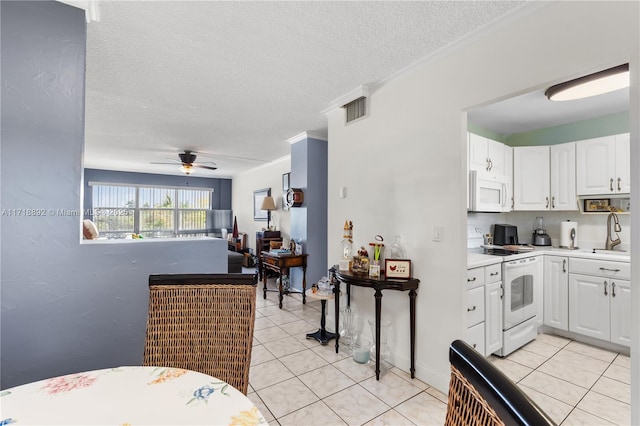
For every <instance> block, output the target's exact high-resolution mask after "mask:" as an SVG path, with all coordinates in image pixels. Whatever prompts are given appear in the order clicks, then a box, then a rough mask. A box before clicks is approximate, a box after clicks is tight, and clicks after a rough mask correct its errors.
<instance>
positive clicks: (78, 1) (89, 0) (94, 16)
mask: <svg viewBox="0 0 640 426" xmlns="http://www.w3.org/2000/svg"><path fill="white" fill-rule="evenodd" d="M57 1H59V2H60V3H65V4H68V5H69V6H73V7H77V8H79V9H83V10H84V15H85V18H86V19H87V24H88V23H91V22H98V21H100V7H99V4H98V0H57Z"/></svg>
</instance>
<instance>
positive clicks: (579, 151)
mask: <svg viewBox="0 0 640 426" xmlns="http://www.w3.org/2000/svg"><path fill="white" fill-rule="evenodd" d="M629 141H630V139H629V134H628V133H625V134H620V135H613V136H604V137H600V138H593V139H587V140H582V141H578V142H576V192H577V194H578V195H606V194H628V193H629V192H630V191H631V187H630V183H629V179H630V173H629V169H630V164H631V163H630V142H629Z"/></svg>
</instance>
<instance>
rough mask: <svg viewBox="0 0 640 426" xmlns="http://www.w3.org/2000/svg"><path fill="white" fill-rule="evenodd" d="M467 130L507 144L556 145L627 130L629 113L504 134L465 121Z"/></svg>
mask: <svg viewBox="0 0 640 426" xmlns="http://www.w3.org/2000/svg"><path fill="white" fill-rule="evenodd" d="M467 130H468V131H469V132H471V133H474V134H476V135H480V136H484V137H485V138H489V139H493V140H495V141H499V142H502V143H504V144H506V145H509V146H535V145H556V144H560V143H565V142H573V141H579V140H583V139H591V138H597V137H600V136H609V135H617V134H619V133H627V132H629V113H628V112H626V111H625V112H620V113H616V114H611V115H605V116H603V117H598V118H594V119H591V120H583V121H576V122H575V123H569V124H562V125H560V126H555V127H548V128H546V129H538V130H532V131H530V132H524V133H514V134H513V135H509V136H505V135H502V134H500V133H496V132H494V131H491V130H488V129H484V128H482V127H480V126H477V125H475V124H473V123H467Z"/></svg>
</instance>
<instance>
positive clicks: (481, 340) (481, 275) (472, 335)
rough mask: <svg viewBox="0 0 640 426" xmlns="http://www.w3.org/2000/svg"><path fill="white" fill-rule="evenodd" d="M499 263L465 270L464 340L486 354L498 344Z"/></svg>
mask: <svg viewBox="0 0 640 426" xmlns="http://www.w3.org/2000/svg"><path fill="white" fill-rule="evenodd" d="M502 295H503V291H502V263H496V264H493V265H488V266H485V267H479V268H472V269H468V270H467V307H466V310H467V333H466V337H465V339H466V342H467V343H469V344H470V345H471V346H473V347H474V348H475V349H476V350H477V351H478V352H479V353H481V354H482V355H484V356H488V355H490V354H492V353H493V352H496V351H499V350H500V349H501V348H502V313H503V308H502Z"/></svg>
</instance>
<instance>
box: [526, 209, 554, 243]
mask: <svg viewBox="0 0 640 426" xmlns="http://www.w3.org/2000/svg"><path fill="white" fill-rule="evenodd" d="M531 244H533V245H534V246H550V245H551V237H550V236H549V234H547V231H545V229H544V224H543V219H542V216H538V217H536V220H535V221H534V222H533V236H532V237H531Z"/></svg>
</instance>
